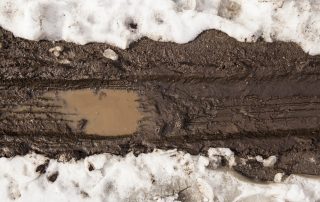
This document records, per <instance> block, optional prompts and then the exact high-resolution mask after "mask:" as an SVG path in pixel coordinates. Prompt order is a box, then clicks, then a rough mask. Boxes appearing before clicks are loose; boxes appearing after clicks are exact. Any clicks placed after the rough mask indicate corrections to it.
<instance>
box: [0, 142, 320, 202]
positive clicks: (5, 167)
mask: <svg viewBox="0 0 320 202" xmlns="http://www.w3.org/2000/svg"><path fill="white" fill-rule="evenodd" d="M222 157H223V158H225V159H228V161H229V165H230V166H232V165H234V160H233V159H234V156H233V153H232V152H231V151H230V150H229V149H221V148H220V149H210V150H209V152H208V157H205V156H200V155H199V156H192V155H190V154H188V153H184V152H178V151H176V150H171V151H162V150H156V151H154V152H153V153H149V154H140V155H139V156H137V157H135V156H134V155H133V154H132V153H130V154H128V155H127V156H125V157H120V156H114V155H111V154H100V155H94V156H90V157H87V158H86V159H84V160H80V161H76V162H75V161H71V162H57V161H56V160H50V161H49V164H48V166H47V168H46V169H44V170H45V171H44V170H43V171H44V172H43V173H44V174H40V173H39V172H36V169H37V167H38V166H39V165H41V164H43V163H45V162H46V160H47V158H45V157H43V156H41V155H36V154H29V155H26V156H17V157H14V158H10V159H7V158H0V165H1V169H0V186H1V189H0V201H11V200H15V201H26V202H28V201H33V202H36V201H39V202H43V201H46V202H50V201H52V202H56V201H179V200H180V199H182V198H187V199H189V200H190V201H247V202H248V201H303V202H306V201H317V200H320V193H319V189H320V180H319V179H316V178H308V177H302V176H296V175H291V176H290V177H288V178H287V179H285V180H284V181H283V182H281V177H280V176H277V178H279V179H278V180H277V181H278V182H280V183H268V184H258V183H254V182H251V181H248V180H246V179H244V178H242V177H240V176H238V175H237V174H236V173H234V172H233V171H231V170H229V169H226V168H224V169H222V168H221V167H220V163H221V158H222ZM43 168H45V166H43ZM39 170H41V169H39Z"/></svg>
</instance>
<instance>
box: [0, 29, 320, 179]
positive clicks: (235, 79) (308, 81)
mask: <svg viewBox="0 0 320 202" xmlns="http://www.w3.org/2000/svg"><path fill="white" fill-rule="evenodd" d="M0 32H1V33H2V34H0V43H1V46H0V47H1V48H0V135H1V138H0V156H6V157H11V156H15V155H22V154H25V153H27V152H30V151H34V152H36V153H40V154H44V155H46V156H49V157H51V158H58V159H61V160H68V159H70V158H77V159H79V158H83V157H85V156H87V155H91V154H96V153H102V152H109V153H113V154H118V155H125V154H127V153H128V152H131V151H133V152H134V153H135V154H139V153H141V152H150V151H152V150H153V149H154V148H160V149H173V148H176V149H179V150H183V151H186V152H190V153H191V154H199V153H206V151H207V150H208V148H209V147H227V148H231V149H232V150H233V151H234V152H235V154H236V158H237V161H240V158H247V157H248V156H257V155H261V156H263V157H268V156H270V155H275V156H277V158H278V160H277V162H276V163H275V165H274V166H273V167H263V166H262V164H261V163H259V162H256V161H248V162H247V164H246V165H242V164H240V163H239V164H238V165H237V166H235V167H234V169H235V170H237V171H238V172H240V173H242V174H243V175H245V176H248V177H250V178H254V179H260V180H272V179H273V176H274V174H275V173H278V172H284V173H286V174H290V173H297V174H311V175H319V174H320V135H319V131H320V88H319V86H320V79H319V76H320V57H319V56H310V55H308V54H306V53H304V52H303V51H302V50H301V48H299V47H298V46H297V45H296V44H293V43H283V42H275V43H266V42H263V41H259V42H257V43H241V42H237V41H236V40H234V39H232V38H230V37H228V36H227V35H226V34H223V33H221V32H219V31H214V30H211V31H206V32H204V33H203V34H201V35H200V36H199V37H198V38H197V39H195V40H194V41H192V42H190V43H188V44H180V45H179V44H175V43H163V42H155V41H151V40H149V39H142V40H140V41H138V42H136V43H134V44H132V45H131V46H130V48H129V49H127V50H121V49H118V48H115V47H110V46H108V45H106V44H97V43H93V44H87V45H84V46H79V45H75V44H72V43H66V42H55V43H53V42H48V41H40V42H33V41H28V40H23V39H20V38H15V37H14V36H13V35H12V34H11V33H9V32H7V31H5V30H2V29H0ZM57 47H58V48H57ZM108 48H111V49H112V50H114V51H115V52H116V53H117V54H118V57H117V60H111V59H108V58H105V57H104V56H103V53H104V51H105V50H106V49H108ZM84 89H91V91H88V92H87V93H89V94H90V93H91V92H99V91H110V90H114V91H119V90H120V91H126V92H132V95H133V96H134V95H136V97H135V98H134V100H135V101H136V103H137V108H138V111H139V113H141V114H142V115H139V116H136V117H135V119H134V121H133V122H134V123H138V126H137V128H135V127H131V128H129V129H128V130H127V131H120V132H118V133H117V132H116V131H111V132H110V131H108V132H106V131H104V130H99V131H97V130H93V129H92V130H87V129H88V128H86V127H88V126H89V124H92V121H91V122H90V120H89V121H88V119H89V118H87V119H86V118H80V119H76V120H75V119H72V118H71V119H70V118H68V117H69V115H70V111H65V110H62V109H63V107H61V105H59V104H55V102H53V101H52V99H53V97H50V96H46V95H54V94H57V93H58V94H59V93H60V94H61V93H62V94H64V93H65V92H77V91H79V90H84ZM53 100H54V99H53ZM128 102H130V103H132V100H131V101H130V100H129V101H128ZM121 107H123V105H121ZM121 107H120V108H121ZM134 108H135V107H133V108H132V109H133V110H134ZM72 113H73V114H74V113H76V112H74V111H73V112H72ZM72 113H71V114H72ZM68 114H69V115H68ZM76 114H77V113H76ZM79 114H81V113H78V114H77V115H79ZM140 116H141V117H140ZM66 117H67V118H66ZM137 117H138V118H137ZM121 119H122V118H121ZM134 123H133V125H134ZM114 124H121V123H119V122H118V121H116V122H115V123H114ZM128 131H135V132H132V133H131V134H128V135H125V136H123V134H126V133H127V132H128ZM119 134H121V135H122V136H119ZM101 135H107V136H108V137H106V136H101Z"/></svg>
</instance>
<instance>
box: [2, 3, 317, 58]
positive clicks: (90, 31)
mask: <svg viewBox="0 0 320 202" xmlns="http://www.w3.org/2000/svg"><path fill="white" fill-rule="evenodd" d="M0 26H2V27H3V28H5V29H7V30H10V31H11V32H13V33H14V34H15V35H16V36H19V37H23V38H26V39H30V40H40V39H48V40H66V41H70V42H76V43H79V44H85V43H88V42H104V43H109V44H112V45H115V46H118V47H121V48H127V47H128V45H129V44H130V43H131V42H132V41H135V40H137V39H139V38H141V37H144V36H146V37H149V38H151V39H153V40H159V41H173V42H177V43H186V42H188V41H191V40H193V39H194V38H195V37H196V36H197V35H198V34H199V33H201V32H202V31H204V30H207V29H217V30H221V31H223V32H225V33H227V34H228V35H230V36H231V37H234V38H236V39H237V40H239V41H248V42H249V41H250V42H251V41H256V40H257V39H258V38H260V37H262V38H264V39H265V40H266V41H268V42H271V41H274V40H281V41H293V42H296V43H298V44H299V45H300V46H301V47H302V48H303V49H304V50H305V51H306V52H309V53H310V54H319V53H320V1H316V0H161V1H154V0H90V1H88V0H55V1H52V0H1V1H0Z"/></svg>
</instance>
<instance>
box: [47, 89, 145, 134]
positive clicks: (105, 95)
mask: <svg viewBox="0 0 320 202" xmlns="http://www.w3.org/2000/svg"><path fill="white" fill-rule="evenodd" d="M46 97H49V98H53V102H54V103H58V104H59V105H60V106H62V107H61V109H59V112H62V113H63V117H64V118H65V117H67V119H68V120H70V121H71V127H72V129H76V130H80V131H81V132H85V133H86V134H95V135H101V136H121V135H130V134H133V133H134V132H136V131H137V128H138V123H139V120H140V119H141V118H142V114H141V113H140V111H139V110H138V108H139V103H138V102H137V100H138V98H139V97H138V95H137V93H136V92H133V91H127V90H99V91H98V92H96V91H93V90H90V89H82V90H69V91H59V92H57V93H55V94H53V93H50V94H46Z"/></svg>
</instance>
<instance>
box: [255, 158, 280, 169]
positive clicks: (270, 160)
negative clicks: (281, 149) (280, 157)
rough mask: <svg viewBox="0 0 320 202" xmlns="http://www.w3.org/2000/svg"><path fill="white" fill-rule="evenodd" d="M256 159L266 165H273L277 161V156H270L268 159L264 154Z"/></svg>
mask: <svg viewBox="0 0 320 202" xmlns="http://www.w3.org/2000/svg"><path fill="white" fill-rule="evenodd" d="M256 160H257V161H258V162H260V163H262V164H263V166H264V167H272V166H274V164H275V163H276V162H277V157H276V156H269V157H268V158H266V159H263V157H262V156H256Z"/></svg>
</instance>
